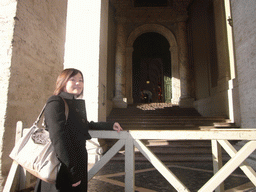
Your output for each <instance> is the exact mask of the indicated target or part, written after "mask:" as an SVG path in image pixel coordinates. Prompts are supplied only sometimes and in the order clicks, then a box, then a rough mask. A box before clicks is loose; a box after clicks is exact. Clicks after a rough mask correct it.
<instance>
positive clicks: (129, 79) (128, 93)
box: [125, 47, 134, 104]
mask: <svg viewBox="0 0 256 192" xmlns="http://www.w3.org/2000/svg"><path fill="white" fill-rule="evenodd" d="M133 50H134V49H133V47H126V60H125V61H126V70H125V77H126V78H125V79H126V82H125V83H126V97H127V103H128V104H132V103H133V97H132V53H133ZM129 63H131V65H129Z"/></svg>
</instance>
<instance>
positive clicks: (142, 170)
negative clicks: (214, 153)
mask: <svg viewBox="0 0 256 192" xmlns="http://www.w3.org/2000/svg"><path fill="white" fill-rule="evenodd" d="M166 165H167V166H168V167H169V169H170V170H171V171H172V172H173V173H174V174H175V175H176V176H177V177H178V178H179V180H181V182H182V183H183V184H184V185H185V186H186V187H187V188H188V189H189V190H190V191H191V192H195V191H198V190H199V189H200V188H201V187H202V186H203V185H204V184H205V183H206V182H207V180H209V178H211V176H212V175H213V173H212V164H211V163H210V162H209V163H205V162H199V163H166ZM135 170H136V171H135V173H136V175H135V186H136V192H176V190H175V189H174V188H173V187H172V186H171V185H170V184H169V183H168V182H167V181H166V180H165V178H163V176H162V175H161V174H160V173H159V172H158V171H157V170H156V169H155V168H154V167H153V166H152V165H151V164H150V163H148V162H146V163H145V162H139V163H136V165H135ZM124 175H125V173H124V163H123V162H115V161H110V162H109V163H108V164H107V165H105V166H104V167H103V168H102V169H101V170H100V172H99V173H98V174H97V175H96V176H95V177H94V178H93V179H92V180H91V181H89V183H88V185H89V187H88V191H89V192H121V191H124ZM224 185H225V191H226V192H235V191H237V192H238V191H246V192H256V188H255V187H254V186H253V185H252V184H251V183H250V181H249V179H248V178H247V177H246V176H245V175H244V173H243V172H242V171H241V170H240V169H237V170H236V171H235V172H234V173H233V174H232V175H231V176H230V177H228V178H227V179H226V180H225V182H224Z"/></svg>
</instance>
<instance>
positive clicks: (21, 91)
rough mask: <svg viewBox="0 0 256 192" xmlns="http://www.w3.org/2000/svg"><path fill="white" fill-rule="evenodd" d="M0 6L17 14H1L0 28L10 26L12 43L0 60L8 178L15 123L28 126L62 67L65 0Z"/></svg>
mask: <svg viewBox="0 0 256 192" xmlns="http://www.w3.org/2000/svg"><path fill="white" fill-rule="evenodd" d="M6 2H7V1H6ZM9 2H12V1H9ZM0 6H1V7H0V8H1V10H2V9H6V7H7V6H8V7H10V8H11V9H10V10H13V9H14V8H16V15H14V13H15V11H12V12H9V11H7V12H5V15H4V16H5V18H8V19H6V24H7V25H0V27H1V30H2V29H6V28H7V27H8V29H9V28H10V30H9V31H6V33H8V34H11V32H12V31H13V36H9V37H7V36H6V37H5V41H6V44H8V46H9V45H11V46H10V47H7V49H6V50H5V51H7V53H9V54H11V55H9V57H8V59H7V60H6V61H4V62H5V63H1V64H2V65H4V66H5V67H4V76H2V75H1V78H2V77H3V79H1V81H2V80H3V81H5V83H4V85H6V86H5V87H1V94H3V96H2V97H1V98H7V99H6V100H4V101H3V100H2V101H1V102H4V103H1V106H2V107H1V114H2V112H3V114H5V116H4V118H2V117H1V120H2V119H3V122H1V125H0V126H1V127H0V129H1V133H3V139H2V140H1V151H2V155H1V171H2V176H6V175H7V174H8V171H9V168H10V165H11V162H12V161H11V159H10V158H9V157H8V156H9V153H10V151H11V149H12V148H13V146H14V138H15V128H16V122H17V121H19V120H21V121H22V122H23V123H24V126H25V127H30V126H31V125H32V123H33V122H34V121H35V119H36V118H37V115H38V114H39V112H40V110H41V108H42V107H43V105H44V103H45V102H46V100H47V98H48V97H49V96H50V95H51V94H52V92H53V90H54V87H55V81H56V78H57V76H58V74H59V73H60V71H61V70H62V69H63V58H64V42H65V28H66V9H67V1H65V0H64V1H63V0H61V1H60V0H52V1H46V0H41V1H29V0H24V1H18V3H17V7H16V6H15V4H14V3H10V4H9V5H8V3H7V4H6V5H3V4H0ZM5 6H6V7H5ZM1 13H2V12H1ZM4 32H5V31H4ZM1 58H2V55H1ZM1 62H2V59H1ZM2 72H3V71H2ZM8 76H9V78H8ZM8 80H9V81H8ZM2 89H4V90H3V91H2Z"/></svg>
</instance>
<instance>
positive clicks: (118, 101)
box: [113, 97, 127, 108]
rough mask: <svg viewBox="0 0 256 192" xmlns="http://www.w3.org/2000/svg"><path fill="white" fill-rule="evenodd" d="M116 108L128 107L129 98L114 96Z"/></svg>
mask: <svg viewBox="0 0 256 192" xmlns="http://www.w3.org/2000/svg"><path fill="white" fill-rule="evenodd" d="M113 107H114V108H127V98H124V97H114V98H113Z"/></svg>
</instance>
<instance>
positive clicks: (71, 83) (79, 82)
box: [64, 73, 84, 96]
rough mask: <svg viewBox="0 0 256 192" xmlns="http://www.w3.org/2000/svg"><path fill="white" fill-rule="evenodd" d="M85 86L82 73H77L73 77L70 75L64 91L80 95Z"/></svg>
mask: <svg viewBox="0 0 256 192" xmlns="http://www.w3.org/2000/svg"><path fill="white" fill-rule="evenodd" d="M83 88H84V80H83V77H82V75H81V74H80V73H78V74H76V75H75V76H73V77H70V78H69V80H68V82H67V83H66V87H65V88H64V91H65V92H67V93H70V94H73V95H76V96H78V95H80V94H81V93H82V91H83Z"/></svg>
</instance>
